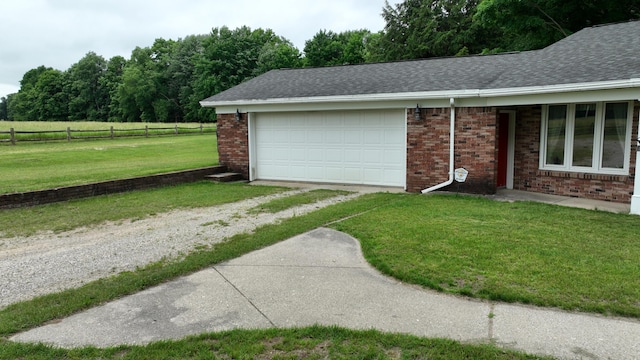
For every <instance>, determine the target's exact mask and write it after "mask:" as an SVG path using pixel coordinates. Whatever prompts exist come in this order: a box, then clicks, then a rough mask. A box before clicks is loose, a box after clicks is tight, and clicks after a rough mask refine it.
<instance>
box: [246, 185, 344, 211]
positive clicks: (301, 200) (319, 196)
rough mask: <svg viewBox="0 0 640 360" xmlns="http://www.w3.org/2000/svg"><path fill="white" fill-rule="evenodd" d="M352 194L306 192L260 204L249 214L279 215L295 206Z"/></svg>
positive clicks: (341, 192)
mask: <svg viewBox="0 0 640 360" xmlns="http://www.w3.org/2000/svg"><path fill="white" fill-rule="evenodd" d="M347 194H350V192H349V191H342V190H327V189H315V190H311V191H305V192H303V193H299V194H295V195H292V196H287V197H283V198H279V199H273V200H271V201H268V202H266V203H263V204H260V205H258V206H256V207H254V208H252V209H249V213H253V214H257V213H261V212H268V213H277V212H280V211H283V210H286V209H290V208H292V207H295V206H300V205H306V204H313V203H315V202H318V201H321V200H325V199H329V198H332V197H336V196H340V195H347Z"/></svg>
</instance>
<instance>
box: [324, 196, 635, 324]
mask: <svg viewBox="0 0 640 360" xmlns="http://www.w3.org/2000/svg"><path fill="white" fill-rule="evenodd" d="M332 226H333V227H334V228H336V229H338V230H341V231H345V232H347V233H349V234H351V235H353V236H354V237H356V238H358V239H359V240H360V241H361V244H362V248H363V252H364V254H365V257H366V259H367V260H368V261H369V262H370V263H371V264H372V265H373V266H375V267H376V268H378V269H379V270H380V271H382V272H383V273H385V274H388V275H391V276H393V277H396V278H398V279H400V280H402V281H406V282H411V283H415V284H419V285H422V286H426V287H429V288H432V289H436V290H439V291H444V292H448V293H454V294H461V295H466V296H472V297H478V298H483V299H490V300H497V301H506V302H520V303H526V304H535V305H540V306H549V307H559V308H563V309H569V310H580V311H587V312H596V313H602V314H614V315H622V316H628V317H636V318H638V317H640V277H638V274H640V262H639V261H638V259H640V218H639V217H637V216H632V215H622V214H612V213H605V212H599V211H590V210H582V209H573V208H566V207H560V206H553V205H547V204H539V203H525V202H516V203H503V202H495V201H491V200H487V199H483V198H476V197H467V196H453V195H451V196H449V195H441V196H426V197H425V196H415V195H408V194H405V195H396V196H393V197H390V198H389V199H388V200H387V201H385V202H383V204H382V205H381V206H379V207H377V208H375V209H373V210H372V211H370V212H367V213H366V214H363V215H361V216H357V217H353V218H350V219H347V220H345V221H342V222H339V223H336V224H334V225H332Z"/></svg>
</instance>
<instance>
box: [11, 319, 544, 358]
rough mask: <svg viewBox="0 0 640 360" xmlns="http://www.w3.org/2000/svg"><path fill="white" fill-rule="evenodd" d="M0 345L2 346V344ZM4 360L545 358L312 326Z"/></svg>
mask: <svg viewBox="0 0 640 360" xmlns="http://www.w3.org/2000/svg"><path fill="white" fill-rule="evenodd" d="M0 344H2V342H1V340H0ZM0 358H2V359H15V358H18V359H81V358H94V359H176V358H180V359H329V358H330V359H434V360H437V359H475V360H483V359H487V360H488V359H497V360H500V359H509V360H519V359H543V358H542V357H538V356H533V355H526V354H522V353H517V352H513V351H506V350H501V349H498V348H496V347H494V346H491V345H462V344H460V343H459V342H456V341H453V340H444V339H425V338H419V337H415V336H410V335H400V334H383V333H381V332H378V331H374V330H368V331H354V330H347V329H343V328H337V327H321V326H313V327H308V328H299V329H269V330H234V331H227V332H221V333H215V334H204V335H200V336H194V337H189V338H187V339H185V340H179V341H163V342H157V343H153V344H150V345H147V346H120V347H115V348H108V349H96V348H82V349H72V350H65V349H54V348H51V347H47V346H45V345H25V344H14V343H9V342H5V343H4V344H2V346H0Z"/></svg>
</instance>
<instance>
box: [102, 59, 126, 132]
mask: <svg viewBox="0 0 640 360" xmlns="http://www.w3.org/2000/svg"><path fill="white" fill-rule="evenodd" d="M126 63H127V60H126V59H125V58H124V57H122V56H120V55H116V56H114V57H112V58H111V59H109V61H107V69H106V71H105V72H104V75H103V76H102V77H101V78H100V87H101V88H102V89H104V91H105V92H106V93H107V101H108V104H106V107H107V108H108V111H107V118H106V120H108V121H120V120H121V113H120V108H119V107H118V104H117V102H116V99H117V91H118V86H119V85H120V83H121V82H122V74H123V72H124V67H125V65H126Z"/></svg>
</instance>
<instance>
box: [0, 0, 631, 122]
mask: <svg viewBox="0 0 640 360" xmlns="http://www.w3.org/2000/svg"><path fill="white" fill-rule="evenodd" d="M381 15H382V17H383V18H384V20H385V23H386V25H385V28H384V30H382V31H380V32H376V33H372V32H371V31H369V30H366V29H361V30H350V31H344V32H340V33H335V32H333V31H330V30H320V31H319V32H317V33H316V34H315V35H314V37H313V38H312V39H310V40H308V41H306V42H305V46H304V49H303V50H302V52H301V51H300V50H299V49H297V48H296V47H295V46H293V44H292V43H291V42H290V41H289V40H287V39H285V38H284V37H281V36H278V35H277V34H275V33H274V32H273V31H272V30H268V29H266V30H265V29H253V30H252V29H251V28H249V27H246V26H243V27H240V28H236V29H229V28H227V27H221V28H214V29H213V30H212V31H211V33H209V34H206V35H189V36H186V37H184V38H181V39H178V40H171V39H169V40H166V39H162V38H159V39H156V40H155V41H154V43H153V44H152V45H151V46H149V47H144V48H141V47H136V48H135V49H134V50H133V51H132V52H131V56H130V58H129V59H125V58H124V57H122V56H114V57H112V58H111V59H108V60H107V59H104V58H103V57H102V56H100V55H98V54H96V53H94V52H89V53H87V54H86V55H85V56H84V57H83V58H82V59H80V60H79V61H78V62H77V63H75V64H73V65H71V67H70V68H69V69H67V70H65V71H60V70H56V69H53V68H51V67H46V66H40V67H38V68H35V69H31V70H29V71H27V72H26V73H25V74H24V76H23V77H22V80H21V81H20V90H19V91H18V92H17V93H15V94H10V95H8V96H7V97H2V98H0V119H9V120H48V121H58V120H90V121H92V120H93V121H114V122H119V121H123V122H133V121H148V122H211V121H215V118H216V115H215V111H214V110H212V109H207V108H202V107H201V106H200V105H199V101H200V100H202V99H205V98H207V97H209V96H212V95H214V94H217V93H219V92H221V91H224V90H226V89H228V88H230V87H232V86H235V85H237V84H239V83H241V82H243V81H246V80H247V79H250V78H253V77H255V76H258V75H260V74H262V73H265V72H267V71H269V70H272V69H280V68H303V67H319V66H331V65H345V64H361V63H367V62H383V61H397V60H410V59H419V58H430V57H443V56H461V55H475V54H490V53H499V52H505V51H525V50H532V49H539V48H542V47H545V46H547V45H549V44H551V43H554V42H556V41H558V40H560V39H562V38H564V37H566V36H568V35H570V34H572V33H574V32H576V31H579V30H580V29H582V28H584V27H587V26H592V25H597V24H604V23H611V22H618V21H626V20H632V19H638V18H640V1H639V0H404V1H403V2H401V3H399V4H396V5H393V6H392V5H390V4H389V3H388V2H386V3H385V6H384V7H383V9H382V14H381Z"/></svg>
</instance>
